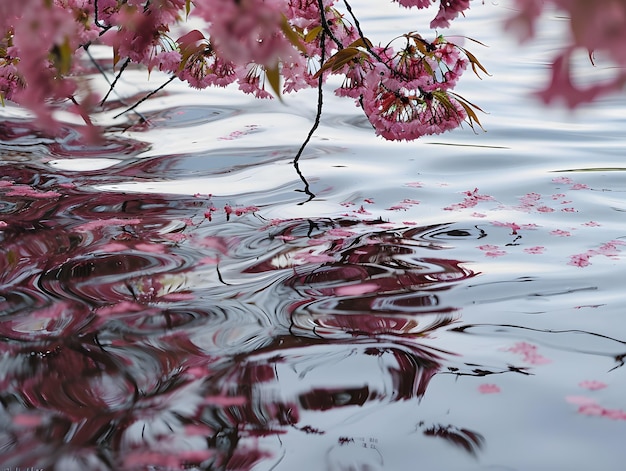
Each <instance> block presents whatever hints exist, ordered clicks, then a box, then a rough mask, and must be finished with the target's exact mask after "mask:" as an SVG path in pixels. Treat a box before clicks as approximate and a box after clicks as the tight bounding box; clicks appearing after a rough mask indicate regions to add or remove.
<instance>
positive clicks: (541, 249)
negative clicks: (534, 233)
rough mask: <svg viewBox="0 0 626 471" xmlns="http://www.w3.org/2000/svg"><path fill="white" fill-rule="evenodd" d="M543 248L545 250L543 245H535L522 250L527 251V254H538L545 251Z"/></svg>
mask: <svg viewBox="0 0 626 471" xmlns="http://www.w3.org/2000/svg"><path fill="white" fill-rule="evenodd" d="M545 250H546V248H545V247H542V246H540V245H537V246H535V247H528V248H525V249H524V252H526V253H529V254H533V255H539V254H543V253H544V252H545Z"/></svg>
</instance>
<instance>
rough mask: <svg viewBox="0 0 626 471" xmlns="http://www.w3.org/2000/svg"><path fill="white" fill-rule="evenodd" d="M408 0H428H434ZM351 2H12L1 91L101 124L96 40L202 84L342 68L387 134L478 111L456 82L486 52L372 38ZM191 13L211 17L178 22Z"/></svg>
mask: <svg viewBox="0 0 626 471" xmlns="http://www.w3.org/2000/svg"><path fill="white" fill-rule="evenodd" d="M400 3H401V4H402V5H403V6H405V7H412V6H416V7H418V8H424V7H427V6H430V4H431V3H432V1H431V0H418V1H412V2H407V1H405V0H404V1H401V2H400ZM345 6H346V7H347V8H348V9H349V12H350V18H351V20H352V22H351V21H349V20H348V19H346V16H345V15H344V13H343V12H342V11H340V8H339V4H338V3H336V1H335V0H238V1H235V0H223V1H219V2H218V1H217V0H24V1H21V2H3V3H2V5H0V35H1V38H2V39H1V42H0V98H1V99H2V101H3V102H4V100H11V101H14V102H16V103H18V104H21V105H23V106H24V107H26V108H29V109H31V110H32V111H34V112H35V113H36V115H37V117H38V120H39V124H40V125H41V126H42V127H43V128H45V129H47V130H49V131H54V130H55V129H57V127H58V123H57V122H56V121H55V119H54V115H53V112H54V110H55V109H56V107H57V106H58V104H59V102H64V103H66V104H67V103H70V104H71V106H70V107H69V108H68V107H67V105H65V107H66V109H68V110H69V111H72V112H74V113H77V114H79V115H80V116H82V117H83V119H84V120H85V123H86V124H87V127H92V125H91V121H90V118H89V116H90V114H92V113H93V112H94V111H96V110H97V106H98V104H99V103H100V101H101V97H96V96H95V94H94V93H93V92H92V91H91V90H90V88H89V85H88V82H87V81H86V80H84V79H83V78H84V77H83V76H82V71H81V61H80V53H81V50H82V49H85V48H88V47H89V45H91V44H93V43H95V42H97V43H101V44H105V45H108V46H110V47H111V48H112V53H113V63H114V65H120V64H121V70H120V73H121V71H123V69H124V68H125V67H126V66H127V65H128V64H129V63H136V64H142V65H144V66H145V67H146V68H147V69H148V70H160V71H163V72H165V73H168V74H170V75H171V76H172V77H177V78H179V79H180V80H182V81H186V82H188V83H189V85H190V86H192V87H195V88H206V87H209V86H218V87H224V86H227V85H230V84H232V83H236V84H237V85H238V87H239V89H241V90H242V91H243V92H245V93H251V94H253V95H255V96H256V97H259V98H269V97H272V96H273V94H274V95H276V94H277V95H280V94H283V93H290V92H295V91H298V90H301V89H303V88H308V87H317V86H318V84H319V79H320V78H321V80H322V81H325V80H326V78H327V77H328V75H330V74H342V75H344V76H345V78H344V81H343V84H342V86H341V87H340V88H339V89H338V90H337V91H336V93H337V94H338V95H341V96H349V97H352V98H355V99H356V101H357V105H359V106H362V107H363V110H364V111H365V113H366V115H367V117H368V118H369V120H370V122H371V123H372V125H373V127H374V129H375V131H376V133H377V134H379V135H382V136H383V137H385V138H387V139H407V140H410V139H415V138H418V137H420V136H422V135H424V134H433V133H440V132H443V131H446V130H449V129H453V128H455V127H457V126H459V125H460V124H461V123H462V122H463V121H464V120H467V121H468V122H469V123H470V125H472V124H473V123H474V122H477V121H478V120H477V118H476V114H475V112H474V110H475V109H477V107H475V106H474V105H472V104H471V103H470V102H468V101H465V100H464V99H462V98H460V97H459V96H458V95H455V94H453V93H451V89H452V88H453V87H454V85H455V84H456V82H457V80H458V79H459V77H460V75H461V74H462V73H463V71H464V70H465V68H466V67H467V65H468V63H472V65H473V66H475V65H476V64H477V61H476V59H475V58H474V56H472V55H471V54H469V53H468V52H467V51H465V50H464V49H463V48H460V47H458V46H456V45H454V44H453V43H451V42H449V41H447V40H446V39H445V38H444V37H443V36H437V37H436V38H435V39H434V40H433V41H428V40H426V39H424V38H423V37H422V36H421V35H419V34H417V33H407V34H405V35H403V36H401V37H399V38H398V40H397V41H396V42H401V44H400V46H399V48H398V49H397V50H396V49H394V47H397V46H392V45H387V46H384V47H383V46H373V43H372V42H371V41H370V40H369V39H368V38H366V37H364V36H363V33H362V31H361V30H360V27H356V26H358V20H357V19H356V16H354V13H353V11H352V9H351V7H350V5H349V4H348V3H347V2H346V3H345ZM468 7H469V0H452V1H450V0H441V1H440V9H439V12H438V14H437V16H436V17H435V18H434V19H433V21H432V23H431V27H433V28H434V27H445V26H447V25H448V24H449V21H450V20H451V19H453V18H454V17H456V16H457V15H458V14H459V13H462V12H463V11H464V10H466V9H467V8H468ZM191 15H193V16H194V17H196V18H200V19H202V20H203V24H204V27H203V28H200V29H193V30H191V31H187V32H184V34H181V33H178V34H181V35H178V34H175V33H174V31H181V29H183V28H184V25H183V24H182V23H184V22H185V20H186V19H187V18H188V17H189V16H191ZM353 23H355V24H356V26H355V24H353ZM183 31H184V30H183ZM34 37H37V38H38V41H33V40H32V38H34ZM322 51H324V52H325V57H324V54H323V53H322ZM478 66H479V67H481V68H482V66H480V64H478ZM114 84H115V82H113V85H112V87H113V86H114ZM272 92H273V94H272ZM99 98H100V99H99ZM105 98H106V97H105Z"/></svg>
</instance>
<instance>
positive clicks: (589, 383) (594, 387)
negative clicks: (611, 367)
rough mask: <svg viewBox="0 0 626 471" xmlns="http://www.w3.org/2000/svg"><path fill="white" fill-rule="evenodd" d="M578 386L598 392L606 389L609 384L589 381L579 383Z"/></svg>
mask: <svg viewBox="0 0 626 471" xmlns="http://www.w3.org/2000/svg"><path fill="white" fill-rule="evenodd" d="M578 386H580V387H581V388H585V389H589V390H590V391H597V390H598V389H604V388H606V387H607V384H606V383H603V382H602V381H595V380H587V381H581V382H580V383H578Z"/></svg>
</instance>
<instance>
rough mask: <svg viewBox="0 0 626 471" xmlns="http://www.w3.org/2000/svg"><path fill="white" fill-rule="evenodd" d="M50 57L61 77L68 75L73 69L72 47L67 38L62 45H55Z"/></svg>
mask: <svg viewBox="0 0 626 471" xmlns="http://www.w3.org/2000/svg"><path fill="white" fill-rule="evenodd" d="M50 56H51V59H52V62H53V63H54V67H55V68H56V69H57V73H58V74H59V75H60V76H62V75H67V74H68V73H69V72H70V68H71V67H72V46H71V45H70V40H69V38H67V37H66V38H65V41H63V43H61V44H55V45H54V46H53V47H52V49H51V50H50Z"/></svg>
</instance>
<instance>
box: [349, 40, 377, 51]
mask: <svg viewBox="0 0 626 471" xmlns="http://www.w3.org/2000/svg"><path fill="white" fill-rule="evenodd" d="M348 47H362V48H364V49H370V48H371V47H372V42H371V41H370V40H369V39H367V38H359V39H357V40H356V41H354V42H353V43H351V44H348Z"/></svg>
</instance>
